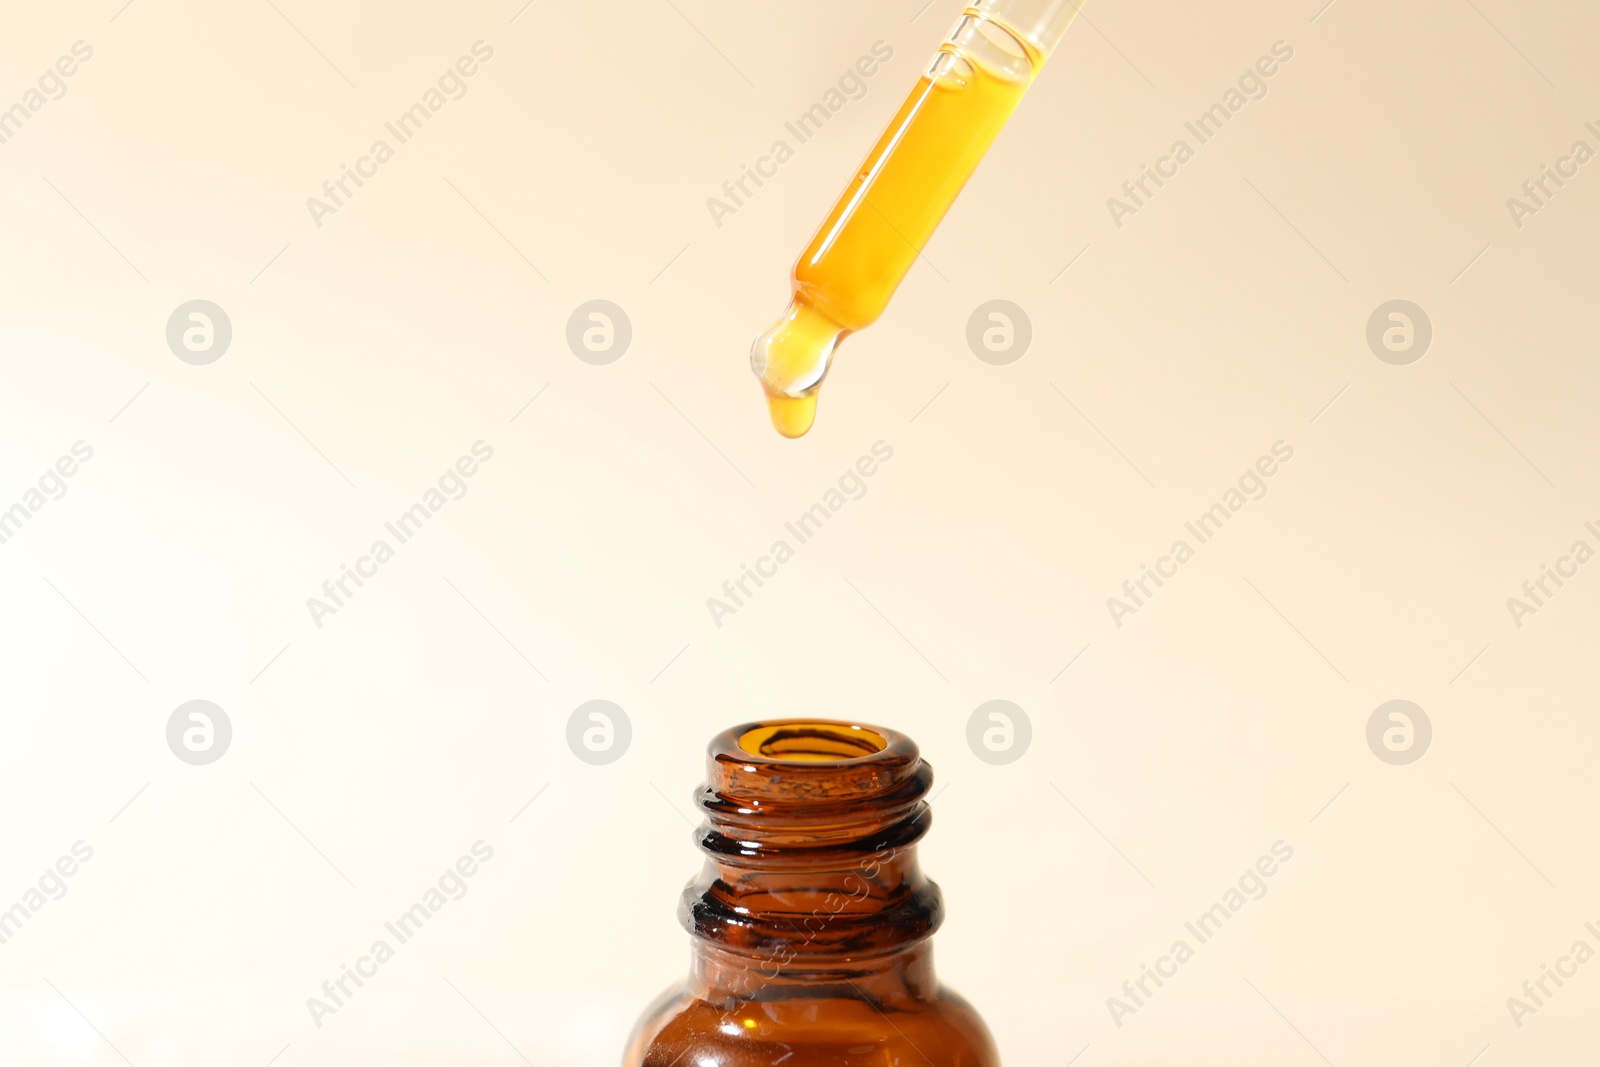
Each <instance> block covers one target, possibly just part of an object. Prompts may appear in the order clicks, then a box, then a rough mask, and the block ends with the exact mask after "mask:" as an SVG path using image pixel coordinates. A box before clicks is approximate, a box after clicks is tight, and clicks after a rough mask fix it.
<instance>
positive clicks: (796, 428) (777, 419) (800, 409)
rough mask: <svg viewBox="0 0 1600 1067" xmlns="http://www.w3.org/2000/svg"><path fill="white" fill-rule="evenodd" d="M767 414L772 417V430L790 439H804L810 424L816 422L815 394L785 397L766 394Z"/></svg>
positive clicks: (776, 394) (780, 394) (779, 394)
mask: <svg viewBox="0 0 1600 1067" xmlns="http://www.w3.org/2000/svg"><path fill="white" fill-rule="evenodd" d="M767 413H768V414H769V415H771V416H772V428H773V429H775V430H777V431H778V432H779V433H781V434H783V436H785V437H788V438H790V439H793V438H796V437H804V436H805V434H806V431H808V430H810V429H811V424H812V423H814V422H816V421H817V394H816V393H807V394H805V395H804V396H785V395H783V394H782V393H768V394H767Z"/></svg>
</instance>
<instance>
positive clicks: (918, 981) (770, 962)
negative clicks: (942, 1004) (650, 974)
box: [689, 940, 939, 1007]
mask: <svg viewBox="0 0 1600 1067" xmlns="http://www.w3.org/2000/svg"><path fill="white" fill-rule="evenodd" d="M689 987H690V992H691V994H692V995H694V996H695V997H696V998H698V999H701V1000H705V1001H708V1002H710V1003H713V1004H719V1003H720V1004H731V1003H733V1002H743V1001H761V1000H781V999H786V998H788V997H789V996H791V995H793V994H795V993H798V992H801V991H803V992H804V994H805V995H806V996H808V997H816V996H826V995H828V992H829V991H830V990H835V991H836V995H837V996H838V997H839V998H840V999H849V998H852V997H854V998H855V999H860V998H861V997H863V996H865V997H869V998H870V999H871V1000H873V1001H874V1002H876V1003H878V1004H881V1005H883V1006H885V1007H891V1006H893V1005H896V1004H900V1003H906V1002H909V1001H917V1000H928V999H931V998H933V997H934V996H935V995H937V993H938V988H939V980H938V978H937V977H936V976H935V974H934V969H933V943H932V942H929V941H922V942H918V943H917V944H914V945H911V946H909V947H907V948H903V949H899V950H897V951H894V952H890V953H886V954H884V955H882V956H871V957H864V958H860V959H854V960H848V961H843V960H836V961H833V962H831V963H818V962H817V961H815V960H811V959H808V958H806V957H803V956H796V957H794V958H791V959H787V960H785V959H783V958H781V957H780V956H772V957H767V958H760V957H754V956H747V955H744V954H743V953H737V952H728V951H726V950H724V949H722V948H719V947H717V946H716V945H714V944H712V943H710V942H706V941H700V940H696V941H695V943H694V948H693V952H692V959H691V964H690V968H689Z"/></svg>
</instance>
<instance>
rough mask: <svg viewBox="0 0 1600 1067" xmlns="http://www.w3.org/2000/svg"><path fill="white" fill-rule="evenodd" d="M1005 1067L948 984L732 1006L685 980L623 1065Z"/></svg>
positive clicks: (645, 1026)
mask: <svg viewBox="0 0 1600 1067" xmlns="http://www.w3.org/2000/svg"><path fill="white" fill-rule="evenodd" d="M779 1059H782V1062H783V1063H784V1065H785V1067H879V1065H881V1064H883V1063H886V1062H887V1063H896V1062H899V1063H916V1064H931V1065H932V1067H999V1063H1000V1060H999V1057H998V1055H997V1054H996V1052H995V1048H994V1041H993V1039H992V1038H991V1037H990V1036H989V1031H988V1028H987V1027H985V1026H984V1024H983V1021H982V1019H980V1018H979V1016H978V1013H977V1012H976V1011H974V1010H973V1008H972V1006H971V1005H969V1004H968V1003H967V1002H966V1000H964V999H963V998H962V997H960V996H959V995H958V994H956V993H953V992H951V991H950V990H948V989H946V988H944V987H942V986H941V987H940V988H939V991H938V993H937V995H935V996H933V997H927V998H917V999H910V998H905V999H900V1000H897V1001H889V1002H885V1003H881V1004H880V1003H874V1002H872V1001H869V1000H867V999H865V998H864V997H862V996H858V995H854V994H852V993H851V992H850V991H849V990H843V991H840V992H837V993H836V992H833V991H827V990H815V991H808V992H807V993H806V994H804V995H800V996H790V997H784V998H781V999H767V1000H757V1001H744V1002H741V1003H738V1004H736V1005H733V1006H732V1007H731V1008H730V1007H729V1006H727V1005H719V1004H712V1003H710V1002H708V1001H705V1000H701V999H698V998H697V997H695V996H694V995H693V994H692V993H691V992H690V991H689V989H688V987H687V985H682V986H678V987H675V988H673V989H670V990H668V991H667V992H666V993H664V994H662V996H661V997H660V998H658V999H657V1001H656V1002H655V1003H654V1004H653V1005H651V1007H650V1009H649V1010H647V1011H646V1012H645V1015H644V1017H643V1018H641V1019H640V1021H639V1025H638V1026H637V1027H636V1028H635V1030H634V1034H633V1037H632V1039H631V1040H630V1042H629V1047H628V1052H627V1054H626V1055H625V1057H624V1059H623V1067H668V1065H669V1064H678V1065H681V1064H686V1063H715V1064H717V1065H718V1067H768V1065H770V1064H772V1063H775V1062H777V1061H778V1060H779Z"/></svg>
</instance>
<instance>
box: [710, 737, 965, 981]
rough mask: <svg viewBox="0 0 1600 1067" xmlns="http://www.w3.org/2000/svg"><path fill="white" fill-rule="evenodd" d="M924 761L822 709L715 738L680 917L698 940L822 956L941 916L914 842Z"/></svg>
mask: <svg viewBox="0 0 1600 1067" xmlns="http://www.w3.org/2000/svg"><path fill="white" fill-rule="evenodd" d="M932 783H933V768H932V767H930V766H929V765H928V764H927V763H926V762H924V761H923V760H922V758H921V755H920V753H919V751H918V749H917V746H916V744H915V743H914V742H913V741H912V740H911V739H910V738H909V737H907V736H905V735H904V734H901V733H899V732H898V731H894V730H888V729H884V728H882V727H876V726H863V725H858V724H854V723H846V722H837V721H830V720H824V719H794V720H775V721H770V722H761V723H749V724H746V725H744V726H739V727H735V728H733V729H731V730H728V731H725V732H724V733H722V734H719V735H718V736H717V737H715V738H713V739H712V742H711V745H710V746H709V748H708V751H707V781H706V784H705V785H704V786H703V787H702V788H701V790H700V792H699V794H698V795H697V803H698V805H699V807H700V810H701V812H702V813H703V815H704V817H705V821H704V823H703V825H702V827H701V829H700V831H699V833H698V835H697V843H698V845H699V847H700V849H701V851H702V852H704V853H705V854H706V865H705V868H704V870H703V871H702V873H701V876H700V877H699V878H698V879H696V880H695V881H694V882H691V883H690V884H689V886H688V887H687V888H686V889H685V890H684V895H683V900H682V904H681V906H680V908H679V915H680V918H681V919H682V920H683V923H684V925H685V926H686V927H687V928H688V930H689V932H690V933H691V934H693V935H694V936H695V937H696V938H698V939H700V940H701V941H703V942H708V943H710V944H713V945H715V946H717V947H718V948H720V949H722V950H725V951H729V952H735V953H740V954H743V955H748V956H757V957H770V958H774V959H780V960H783V961H785V962H787V961H788V960H793V959H795V958H797V957H802V956H803V957H805V958H806V959H808V960H813V961H816V962H821V961H823V960H828V959H849V958H857V957H863V956H874V955H880V954H885V953H890V952H895V951H899V950H901V949H904V948H906V947H907V946H909V945H913V944H915V943H917V942H919V941H922V940H923V939H925V938H927V937H928V936H929V935H931V934H932V933H933V932H934V930H935V929H937V927H938V925H939V923H940V921H941V919H942V918H943V912H944V909H943V904H942V901H941V899H940V895H939V889H938V887H937V886H936V885H934V883H932V882H930V881H928V880H927V879H926V878H925V877H923V875H922V873H921V870H920V868H919V867H918V866H917V862H916V850H915V845H916V843H917V842H918V841H919V840H921V838H922V836H923V835H924V834H926V833H927V831H928V828H929V825H930V824H931V822H932V814H931V812H930V810H929V808H928V804H927V801H926V799H925V798H926V797H927V794H928V791H929V789H930V788H931V786H932Z"/></svg>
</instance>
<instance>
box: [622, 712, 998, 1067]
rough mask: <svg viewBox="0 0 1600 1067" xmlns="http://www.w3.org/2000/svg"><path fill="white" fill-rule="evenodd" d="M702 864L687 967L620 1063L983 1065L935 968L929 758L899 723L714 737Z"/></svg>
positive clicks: (761, 728) (820, 724) (751, 729)
mask: <svg viewBox="0 0 1600 1067" xmlns="http://www.w3.org/2000/svg"><path fill="white" fill-rule="evenodd" d="M707 755H708V758H707V765H708V773H707V777H708V781H707V782H706V784H705V786H704V787H703V788H702V789H701V790H700V793H699V796H698V803H699V806H700V810H701V811H702V812H703V813H704V815H705V823H704V825H703V826H702V827H701V828H700V830H699V831H698V835H697V840H698V843H699V846H700V849H701V851H702V852H704V853H705V854H706V864H705V869H704V870H703V872H702V873H701V875H700V877H699V878H697V879H696V880H694V881H693V882H690V883H689V885H688V887H687V888H686V889H685V890H684V893H683V899H682V902H681V904H680V905H679V908H678V915H679V918H680V919H681V920H682V922H683V924H684V926H685V927H687V928H688V930H689V933H690V934H692V935H693V955H692V961H691V965H690V971H689V978H688V980H687V981H686V982H684V983H683V984H681V985H679V986H677V987H675V988H673V989H671V990H669V991H668V992H667V993H666V994H664V995H663V996H662V997H661V999H660V1000H658V1001H657V1002H656V1003H655V1004H654V1005H652V1006H651V1007H650V1008H649V1009H648V1010H647V1011H646V1012H645V1014H644V1018H642V1019H641V1020H640V1021H639V1025H638V1027H637V1028H636V1029H635V1031H634V1034H633V1038H632V1040H631V1041H630V1042H629V1047H628V1052H627V1054H626V1056H625V1057H624V1059H623V1067H771V1065H773V1064H781V1065H782V1067H895V1065H904V1067H997V1065H998V1064H999V1062H1000V1060H999V1057H998V1056H997V1055H996V1054H995V1050H994V1043H993V1041H991V1040H990V1038H989V1032H988V1030H987V1029H986V1028H985V1027H984V1025H983V1021H982V1020H981V1019H979V1018H978V1015H977V1013H976V1012H975V1011H973V1010H972V1008H971V1007H970V1006H969V1005H968V1004H967V1002H966V1001H964V1000H962V999H961V998H960V997H958V996H956V995H955V994H953V993H951V992H949V991H948V990H946V989H944V988H943V987H942V986H940V984H939V982H938V980H937V979H936V978H935V977H934V973H933V951H932V944H931V943H930V942H929V937H930V936H931V935H932V934H933V932H934V931H935V930H936V929H938V927H939V923H940V921H941V920H942V919H943V917H944V905H943V902H942V900H941V898H940V896H939V887H938V886H936V885H934V883H932V882H930V881H929V880H928V879H927V878H926V877H924V876H923V874H922V871H921V869H920V868H919V867H918V866H917V857H916V845H917V842H918V841H919V840H921V838H922V835H923V834H925V833H927V832H928V826H929V823H930V821H931V818H932V817H931V815H930V813H929V810H928V804H927V802H926V800H925V799H924V798H925V797H926V796H927V794H928V789H929V787H930V786H931V785H932V783H933V768H931V767H929V766H928V764H926V763H924V762H923V761H922V759H921V757H920V755H919V754H918V751H917V746H916V745H915V744H914V743H913V742H912V740H911V739H910V738H909V737H906V736H905V735H904V734H901V733H898V732H896V731H894V730H886V729H883V728H881V727H877V726H857V725H852V724H849V723H843V722H829V721H825V720H794V721H773V722H764V723H751V724H749V725H746V726H739V727H735V728H734V729H732V730H728V731H726V732H725V733H722V734H719V735H718V736H717V737H715V738H714V739H712V742H711V745H710V748H709V749H708V753H707Z"/></svg>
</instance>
